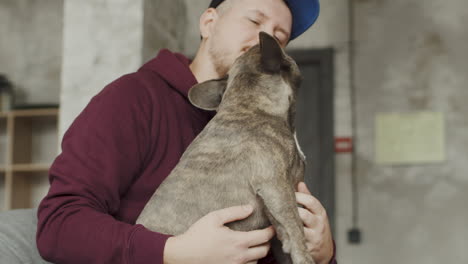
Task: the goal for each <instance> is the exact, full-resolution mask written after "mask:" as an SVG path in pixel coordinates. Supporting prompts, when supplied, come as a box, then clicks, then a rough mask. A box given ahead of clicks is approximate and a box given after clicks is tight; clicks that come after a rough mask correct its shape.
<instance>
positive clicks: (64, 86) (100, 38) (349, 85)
mask: <svg viewBox="0 0 468 264" xmlns="http://www.w3.org/2000/svg"><path fill="white" fill-rule="evenodd" d="M351 1H352V3H351V4H350V2H349V1H346V0H322V1H321V6H322V8H321V10H322V12H321V15H320V17H319V20H318V22H317V23H316V24H315V25H314V26H313V27H312V28H311V29H310V30H309V31H308V32H307V33H305V34H304V35H303V36H301V37H300V38H299V39H297V40H295V41H293V42H292V43H291V44H290V45H289V47H288V50H294V49H327V48H331V49H332V50H333V53H334V56H333V58H334V61H333V65H334V68H333V76H334V77H333V78H334V82H333V89H334V105H333V109H334V121H333V122H334V134H335V135H334V136H335V137H337V138H341V137H345V138H346V137H351V138H354V149H355V151H354V157H353V156H352V154H351V153H336V154H335V233H334V238H335V240H336V244H337V253H338V261H339V262H340V263H355V264H371V263H381V264H393V263H395V262H396V261H398V262H400V263H425V264H436V263H464V262H466V261H468V257H467V256H466V254H464V253H465V251H466V248H467V247H468V239H467V237H468V228H467V227H466V223H467V222H468V221H467V220H468V210H466V205H465V206H464V205H463V204H465V203H466V202H467V201H468V192H466V189H468V173H467V172H468V162H467V160H468V133H467V132H466V131H467V130H468V118H467V116H468V104H467V103H466V101H467V100H468V87H467V83H468V74H467V69H468V52H467V50H466V43H468V31H467V30H466V25H467V24H468V2H467V1H465V0H425V1H417V0H391V1H390V0H351ZM208 3H209V0H80V1H76V0H41V1H38V0H0V73H3V74H6V75H7V76H8V77H9V79H10V80H11V82H12V83H13V84H14V85H15V92H16V94H17V96H16V100H17V103H20V104H25V105H28V104H30V105H34V104H58V105H60V108H59V118H58V123H57V126H58V130H56V129H41V128H40V126H39V128H38V129H37V133H36V134H35V135H34V142H36V143H35V144H36V145H37V146H36V147H35V148H34V149H38V150H40V151H38V153H37V154H34V153H33V156H34V155H36V156H35V157H34V159H35V160H38V161H40V162H43V163H50V162H52V160H53V159H54V158H55V156H56V155H57V154H58V153H59V152H60V148H59V146H58V143H59V142H60V139H61V137H62V135H63V133H64V132H65V131H66V130H67V128H68V127H69V125H70V124H71V122H72V121H73V120H74V118H75V117H76V116H77V115H78V114H79V112H80V111H81V110H82V109H83V108H84V107H85V106H86V104H87V103H88V102H89V100H90V98H91V97H92V96H94V95H95V94H96V93H97V92H99V91H100V90H101V89H102V88H103V87H104V86H105V85H106V84H108V83H109V82H111V81H112V80H114V79H116V78H118V77H119V76H121V75H123V74H125V73H129V72H133V71H135V70H137V69H138V67H139V66H140V65H141V64H142V63H144V62H145V61H147V60H149V59H151V58H152V57H154V56H155V55H156V54H157V51H158V50H159V49H161V48H169V49H171V50H173V51H178V52H182V53H184V54H186V55H193V54H195V52H196V48H197V47H198V44H199V41H200V40H199V34H198V18H199V15H200V14H201V13H202V12H203V11H204V9H205V8H206V7H207V6H208ZM350 14H351V15H352V17H353V19H352V21H353V23H352V24H351V26H350ZM350 43H351V44H352V45H350ZM350 60H351V62H352V63H350ZM350 77H352V78H350ZM419 112H436V113H440V114H441V115H442V116H443V126H444V153H445V154H444V160H443V161H440V162H433V163H427V164H420V163H409V164H405V165H389V164H380V163H378V162H377V160H376V118H377V116H378V115H379V114H381V113H419ZM2 122H3V123H2ZM5 127H6V125H5V122H4V121H2V120H1V118H0V147H1V150H0V158H1V160H0V166H1V164H2V161H3V160H4V159H5V155H6V154H5V152H4V149H5V146H6V145H7V142H6V138H5V134H6V131H5ZM57 131H58V132H57ZM421 136H424V135H421ZM427 144H431V142H427ZM353 160H354V162H355V163H354V166H353V163H352V161H353ZM353 168H354V169H355V170H354V173H353ZM4 175H5V172H2V171H1V170H0V208H1V209H3V210H4V209H6V208H5V206H3V204H4V203H3V202H2V201H3V197H4V192H5V180H4ZM30 181H31V183H32V186H33V187H32V189H31V192H32V198H31V200H32V201H31V206H37V204H38V203H39V201H40V199H41V198H42V197H43V196H44V195H45V193H46V192H47V188H48V182H47V177H46V175H41V176H34V177H31V179H30ZM353 183H354V185H353ZM353 186H354V187H353ZM353 201H355V202H353ZM356 205H357V206H356ZM353 219H354V220H353ZM353 227H358V228H359V230H360V231H361V241H360V243H358V244H353V243H350V242H349V240H348V231H349V230H350V229H351V228H353Z"/></svg>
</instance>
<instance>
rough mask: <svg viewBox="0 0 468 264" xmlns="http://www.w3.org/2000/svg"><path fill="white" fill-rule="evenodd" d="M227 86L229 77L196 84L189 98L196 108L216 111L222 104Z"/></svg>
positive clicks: (189, 93)
mask: <svg viewBox="0 0 468 264" xmlns="http://www.w3.org/2000/svg"><path fill="white" fill-rule="evenodd" d="M226 85H227V77H225V78H222V79H216V80H209V81H206V82H202V83H199V84H196V85H194V86H193V87H192V88H190V90H189V92H188V98H189V100H190V102H191V103H192V104H193V105H194V106H196V107H198V108H200V109H203V110H208V111H213V110H216V109H218V106H219V104H220V103H221V99H222V98H223V94H224V91H225V90H226Z"/></svg>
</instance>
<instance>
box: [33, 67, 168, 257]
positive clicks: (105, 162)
mask: <svg viewBox="0 0 468 264" xmlns="http://www.w3.org/2000/svg"><path fill="white" fill-rule="evenodd" d="M145 93H146V90H145V88H143V87H142V86H141V85H139V84H138V81H136V80H135V79H133V78H132V77H131V76H126V77H125V76H124V77H122V78H120V79H118V80H117V81H115V82H113V83H111V84H110V85H109V86H107V87H106V88H105V89H104V90H103V91H102V92H100V93H99V94H98V95H96V96H95V97H94V98H93V99H92V100H91V101H90V103H89V104H88V105H87V106H86V108H85V109H84V111H83V112H82V113H81V114H80V115H79V116H78V117H77V118H76V120H75V121H74V122H73V124H72V125H71V126H70V128H69V129H68V131H67V132H66V134H65V135H64V138H63V141H62V153H61V154H60V155H59V156H58V157H57V158H56V159H55V161H54V162H53V164H52V166H51V168H50V171H49V181H50V189H49V192H48V194H47V195H46V197H45V198H44V199H43V200H42V201H41V203H40V206H39V210H38V229H37V234H36V240H37V246H38V249H39V252H40V254H41V256H42V257H43V258H44V259H46V260H48V261H51V262H54V263H89V264H91V263H161V264H162V263H163V252H164V245H165V243H166V240H167V238H168V236H167V235H163V234H159V233H155V232H152V231H149V230H148V229H146V228H145V227H143V226H142V225H131V224H128V223H124V222H120V221H118V220H116V219H115V218H114V217H113V215H115V213H116V212H117V211H118V210H119V206H120V197H121V195H122V194H124V193H125V191H126V190H127V189H128V188H129V187H130V185H131V184H132V182H133V181H134V179H135V177H137V176H138V175H139V172H140V170H142V164H143V163H144V162H143V161H144V160H145V158H146V155H147V153H148V148H149V146H150V144H149V142H148V139H150V138H151V137H150V136H149V135H150V124H151V122H155V120H157V118H158V117H156V116H152V115H153V114H152V112H151V104H153V103H154V102H150V99H149V96H148V95H147V94H145Z"/></svg>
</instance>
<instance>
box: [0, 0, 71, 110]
mask: <svg viewBox="0 0 468 264" xmlns="http://www.w3.org/2000/svg"><path fill="white" fill-rule="evenodd" d="M62 9H63V1H62V0H41V1H37V0H36V1H31V0H1V1H0V36H1V37H0V73H6V74H7V75H8V77H9V78H10V79H11V81H12V82H13V83H14V84H16V86H17V87H16V92H17V94H18V98H17V99H18V103H20V104H36V103H58V102H59V92H60V73H61V64H62V18H63V11H62Z"/></svg>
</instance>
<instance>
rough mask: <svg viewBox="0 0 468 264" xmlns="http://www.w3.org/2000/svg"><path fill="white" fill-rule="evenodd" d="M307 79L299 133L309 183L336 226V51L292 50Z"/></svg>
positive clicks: (300, 97)
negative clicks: (334, 67)
mask: <svg viewBox="0 0 468 264" xmlns="http://www.w3.org/2000/svg"><path fill="white" fill-rule="evenodd" d="M288 54H290V55H291V56H292V57H293V58H294V59H295V60H296V62H297V64H298V65H299V67H300V69H301V72H302V76H303V77H304V80H303V82H302V85H301V88H300V89H299V93H298V97H297V113H296V131H297V138H298V141H299V144H300V146H301V149H302V151H303V152H304V154H305V156H306V163H307V165H306V174H305V182H306V184H307V186H308V187H309V190H310V191H311V192H312V194H313V195H314V196H315V197H317V198H318V199H319V200H320V202H321V203H322V205H323V206H324V207H325V209H326V210H327V213H328V216H329V219H330V225H331V228H332V231H333V230H334V227H335V176H334V131H333V50H332V49H321V50H300V51H298V50H296V51H288Z"/></svg>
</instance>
